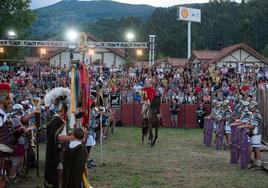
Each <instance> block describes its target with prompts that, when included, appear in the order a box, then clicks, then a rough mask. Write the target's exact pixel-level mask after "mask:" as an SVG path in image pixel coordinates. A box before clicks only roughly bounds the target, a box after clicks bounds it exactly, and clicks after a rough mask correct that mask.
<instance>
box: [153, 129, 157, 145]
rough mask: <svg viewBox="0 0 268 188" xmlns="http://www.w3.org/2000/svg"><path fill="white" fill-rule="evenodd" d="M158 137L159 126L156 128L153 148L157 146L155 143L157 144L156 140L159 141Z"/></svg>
mask: <svg viewBox="0 0 268 188" xmlns="http://www.w3.org/2000/svg"><path fill="white" fill-rule="evenodd" d="M157 137H158V125H156V126H155V135H154V142H153V145H152V146H154V145H155V142H156V140H157Z"/></svg>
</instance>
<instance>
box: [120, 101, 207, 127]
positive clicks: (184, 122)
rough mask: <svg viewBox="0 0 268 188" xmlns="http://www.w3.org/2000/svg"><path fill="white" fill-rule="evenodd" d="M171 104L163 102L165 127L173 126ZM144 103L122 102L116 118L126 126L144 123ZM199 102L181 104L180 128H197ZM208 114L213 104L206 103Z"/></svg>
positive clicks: (163, 122) (162, 109) (162, 112)
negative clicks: (142, 115) (142, 112)
mask: <svg viewBox="0 0 268 188" xmlns="http://www.w3.org/2000/svg"><path fill="white" fill-rule="evenodd" d="M169 106H170V105H169V104H161V107H160V109H161V114H162V124H163V126H164V127H172V124H171V114H170V110H169ZM141 108H142V104H134V103H133V104H121V108H120V109H118V110H117V111H116V116H115V117H116V120H121V121H122V123H123V125H124V126H138V127H140V126H141V125H142V118H141ZM197 108H198V105H197V104H181V105H180V111H179V112H178V128H197V126H198V125H197V114H196V110H197ZM205 108H206V110H207V114H210V110H211V106H210V105H205Z"/></svg>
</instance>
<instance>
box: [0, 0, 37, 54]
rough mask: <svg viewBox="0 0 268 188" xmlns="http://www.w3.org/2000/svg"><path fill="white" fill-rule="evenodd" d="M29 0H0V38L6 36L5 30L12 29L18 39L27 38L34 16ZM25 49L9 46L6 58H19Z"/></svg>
mask: <svg viewBox="0 0 268 188" xmlns="http://www.w3.org/2000/svg"><path fill="white" fill-rule="evenodd" d="M30 2H31V0H1V2H0V38H2V39H3V38H7V31H8V30H10V29H12V30H14V31H15V32H16V34H17V37H18V38H19V39H24V38H27V36H28V34H29V29H30V26H31V25H32V23H33V21H34V20H35V18H36V16H35V14H34V13H33V11H32V10H30V8H29V7H30ZM25 52H26V50H25V49H21V48H12V49H11V48H9V49H8V50H7V54H6V57H7V58H14V57H15V58H19V57H23V56H24V55H25Z"/></svg>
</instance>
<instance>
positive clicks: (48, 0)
mask: <svg viewBox="0 0 268 188" xmlns="http://www.w3.org/2000/svg"><path fill="white" fill-rule="evenodd" d="M59 1H60V0H32V3H31V8H33V9H35V8H40V7H43V6H48V5H51V4H54V3H57V2H59ZM114 1H118V2H123V3H130V4H147V5H152V6H156V7H169V6H173V5H179V4H185V3H205V2H208V1H209V0H114ZM233 1H236V2H241V0H233Z"/></svg>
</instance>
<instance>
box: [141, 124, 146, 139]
mask: <svg viewBox="0 0 268 188" xmlns="http://www.w3.org/2000/svg"><path fill="white" fill-rule="evenodd" d="M144 126H145V122H144V120H142V138H141V144H143V142H144V133H145V127H144Z"/></svg>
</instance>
